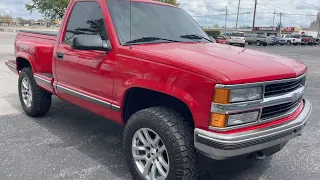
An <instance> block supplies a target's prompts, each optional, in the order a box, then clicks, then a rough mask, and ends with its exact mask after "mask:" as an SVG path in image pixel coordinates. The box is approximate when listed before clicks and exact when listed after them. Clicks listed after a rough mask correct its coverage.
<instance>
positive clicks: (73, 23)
mask: <svg viewBox="0 0 320 180" xmlns="http://www.w3.org/2000/svg"><path fill="white" fill-rule="evenodd" d="M77 35H99V36H101V38H102V40H106V41H108V40H109V38H108V34H107V30H106V26H105V23H104V19H103V16H102V11H101V8H100V5H99V3H97V2H77V3H76V4H75V6H74V7H73V10H72V13H71V15H70V17H69V22H68V26H67V30H66V33H65V37H64V43H67V44H71V42H72V39H73V37H75V36H77Z"/></svg>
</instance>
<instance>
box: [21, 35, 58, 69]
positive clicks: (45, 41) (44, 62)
mask: <svg viewBox="0 0 320 180" xmlns="http://www.w3.org/2000/svg"><path fill="white" fill-rule="evenodd" d="M55 44H56V37H53V36H46V35H38V34H31V33H18V35H17V37H16V40H15V54H16V58H24V59H27V60H29V62H30V64H31V65H32V68H33V70H34V73H37V72H41V73H50V74H52V54H53V48H54V45H55Z"/></svg>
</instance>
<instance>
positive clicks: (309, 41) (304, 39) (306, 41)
mask: <svg viewBox="0 0 320 180" xmlns="http://www.w3.org/2000/svg"><path fill="white" fill-rule="evenodd" d="M294 37H297V38H300V39H301V45H311V46H312V45H313V43H312V40H313V38H310V36H307V35H300V34H299V35H294Z"/></svg>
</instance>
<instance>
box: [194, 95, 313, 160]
mask: <svg viewBox="0 0 320 180" xmlns="http://www.w3.org/2000/svg"><path fill="white" fill-rule="evenodd" d="M311 109H312V105H311V103H310V102H309V101H307V100H304V108H303V110H302V112H301V113H300V114H299V115H298V117H296V119H294V120H291V121H289V122H286V123H284V124H281V125H278V126H273V127H268V128H263V129H256V130H252V131H246V132H240V133H233V134H222V133H215V132H210V131H205V130H202V129H195V131H194V145H195V147H196V149H197V150H198V151H200V152H201V153H203V154H205V155H206V156H209V157H211V158H213V159H218V160H219V159H227V158H231V157H234V156H239V155H245V154H250V153H254V152H258V151H261V150H263V149H267V148H269V147H273V146H275V145H279V144H282V143H285V142H287V141H289V140H290V139H292V138H294V137H296V136H298V135H301V134H302V129H303V127H304V126H305V125H306V123H307V121H308V118H309V116H310V113H311Z"/></svg>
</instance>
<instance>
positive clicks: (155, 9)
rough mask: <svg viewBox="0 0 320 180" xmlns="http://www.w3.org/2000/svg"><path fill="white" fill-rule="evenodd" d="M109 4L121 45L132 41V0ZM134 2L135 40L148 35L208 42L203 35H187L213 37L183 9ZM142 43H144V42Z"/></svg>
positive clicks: (116, 1)
mask: <svg viewBox="0 0 320 180" xmlns="http://www.w3.org/2000/svg"><path fill="white" fill-rule="evenodd" d="M107 3H108V7H109V10H110V14H111V17H112V21H113V24H114V26H115V29H116V31H117V35H118V38H119V41H120V44H122V45H124V44H126V43H128V42H130V1H125V0H108V1H107ZM131 3H132V7H131V8H132V9H131V16H132V17H131V21H132V22H131V34H132V37H131V42H132V40H136V39H141V38H144V37H153V38H161V39H158V40H159V41H164V39H166V40H172V41H166V42H174V41H182V42H194V41H203V42H208V40H205V39H201V38H199V37H195V36H186V35H197V36H202V37H204V38H207V39H210V38H209V37H208V36H207V34H206V33H205V32H204V31H203V30H202V29H201V28H200V27H199V25H198V24H197V23H196V22H195V21H194V20H193V19H192V18H191V17H190V16H189V15H188V14H187V13H186V12H185V11H184V10H182V9H179V8H176V7H171V6H165V5H158V4H152V3H144V2H133V1H132V2H131ZM181 36H183V37H181ZM159 41H152V42H153V43H154V42H159ZM142 43H144V42H141V43H140V44H142ZM136 44H137V43H136Z"/></svg>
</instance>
